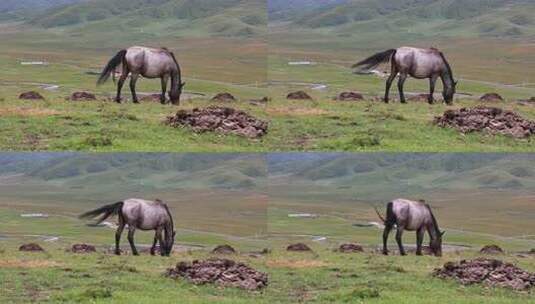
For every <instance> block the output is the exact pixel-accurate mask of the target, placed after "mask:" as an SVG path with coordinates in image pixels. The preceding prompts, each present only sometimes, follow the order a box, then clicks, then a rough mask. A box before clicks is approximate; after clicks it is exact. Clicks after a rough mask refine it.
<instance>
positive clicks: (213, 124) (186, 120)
mask: <svg viewBox="0 0 535 304" xmlns="http://www.w3.org/2000/svg"><path fill="white" fill-rule="evenodd" d="M167 124H168V125H170V126H172V127H175V128H176V127H180V126H189V127H191V128H192V129H193V130H194V131H195V132H206V131H212V132H219V133H223V134H236V135H241V136H245V137H248V138H260V137H262V136H264V135H265V134H266V133H267V130H268V123H267V122H265V121H263V120H259V119H256V118H255V117H253V116H251V115H249V114H247V113H245V112H243V111H240V110H235V109H232V108H226V107H218V106H210V107H208V108H205V109H199V108H195V109H193V110H189V111H188V110H180V111H178V112H177V113H176V115H174V116H170V117H168V118H167Z"/></svg>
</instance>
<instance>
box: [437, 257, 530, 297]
mask: <svg viewBox="0 0 535 304" xmlns="http://www.w3.org/2000/svg"><path fill="white" fill-rule="evenodd" d="M433 274H434V275H435V276H437V277H439V278H443V279H455V280H456V281H457V282H459V283H461V284H462V285H472V284H484V285H487V286H490V287H506V288H511V289H513V290H517V291H526V290H529V289H531V288H533V287H534V286H535V273H529V272H527V271H524V270H522V269H521V268H518V267H516V266H515V265H513V264H510V263H505V262H503V261H500V260H495V259H487V258H477V259H474V260H462V261H460V262H458V263H454V262H448V263H446V264H444V267H443V268H439V269H435V271H434V273H433Z"/></svg>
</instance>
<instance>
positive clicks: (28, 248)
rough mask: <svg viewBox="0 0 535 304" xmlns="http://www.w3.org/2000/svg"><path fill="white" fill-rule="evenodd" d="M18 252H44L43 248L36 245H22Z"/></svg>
mask: <svg viewBox="0 0 535 304" xmlns="http://www.w3.org/2000/svg"><path fill="white" fill-rule="evenodd" d="M19 251H30V252H32V251H34V252H35V251H45V250H44V249H43V247H41V246H40V245H39V244H36V243H29V244H24V245H21V246H20V247H19Z"/></svg>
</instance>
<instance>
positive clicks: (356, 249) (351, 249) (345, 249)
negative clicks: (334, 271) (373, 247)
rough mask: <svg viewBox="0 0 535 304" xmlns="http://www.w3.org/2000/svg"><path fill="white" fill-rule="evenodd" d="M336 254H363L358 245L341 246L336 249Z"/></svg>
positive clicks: (361, 248) (362, 249)
mask: <svg viewBox="0 0 535 304" xmlns="http://www.w3.org/2000/svg"><path fill="white" fill-rule="evenodd" d="M338 252H342V253H354V252H364V248H363V247H362V246H361V245H359V244H342V245H340V247H338Z"/></svg>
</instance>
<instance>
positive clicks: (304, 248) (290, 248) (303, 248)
mask: <svg viewBox="0 0 535 304" xmlns="http://www.w3.org/2000/svg"><path fill="white" fill-rule="evenodd" d="M286 251H296V252H304V251H312V249H310V247H308V245H307V244H303V243H297V244H291V245H289V246H288V247H286Z"/></svg>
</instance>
